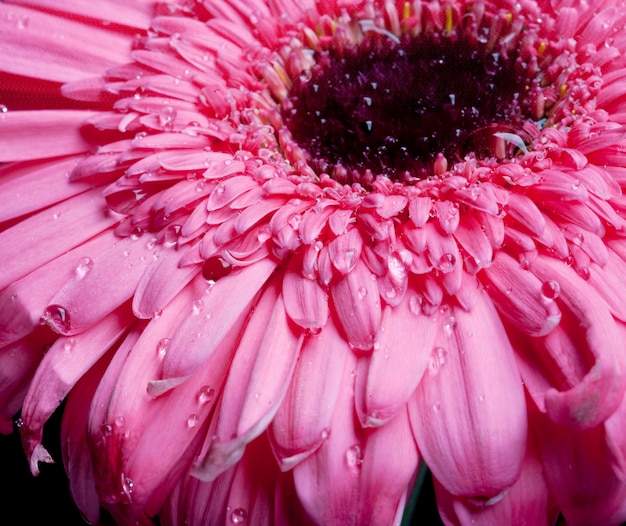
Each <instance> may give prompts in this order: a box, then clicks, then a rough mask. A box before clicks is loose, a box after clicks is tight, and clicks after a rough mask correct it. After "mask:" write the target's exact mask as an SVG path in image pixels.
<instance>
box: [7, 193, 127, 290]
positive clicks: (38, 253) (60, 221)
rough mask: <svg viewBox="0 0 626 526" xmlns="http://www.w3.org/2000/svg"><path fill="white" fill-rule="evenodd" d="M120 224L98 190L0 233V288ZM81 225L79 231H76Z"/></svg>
mask: <svg viewBox="0 0 626 526" xmlns="http://www.w3.org/2000/svg"><path fill="white" fill-rule="evenodd" d="M116 222H117V218H115V217H114V216H113V214H110V213H109V212H108V211H107V210H106V205H105V203H104V202H103V201H102V198H101V197H100V190H99V189H96V190H93V191H90V192H86V193H84V194H80V195H78V196H76V197H73V198H71V199H68V200H67V201H63V202H62V203H59V204H58V205H55V206H53V207H50V208H47V209H46V210H44V211H42V212H39V213H38V214H36V215H34V216H31V217H29V218H27V219H24V220H23V221H21V222H20V223H17V224H16V225H15V226H13V227H11V228H8V229H7V230H5V231H4V232H1V233H0V246H2V251H3V261H2V273H1V274H0V289H3V288H4V287H6V286H7V285H9V284H10V283H12V282H13V281H16V280H18V279H19V278H21V277H23V276H25V275H26V274H28V273H29V272H31V271H33V270H35V269H37V268H39V267H40V266H41V265H43V264H45V263H47V262H48V261H51V260H52V259H54V258H55V257H57V256H59V255H61V254H63V253H64V252H66V251H68V250H70V249H72V248H74V247H75V246H77V245H79V244H81V243H83V242H84V241H86V240H87V239H89V238H91V237H93V236H95V235H97V234H98V233H100V232H102V231H103V230H104V229H106V228H108V227H110V226H111V225H113V224H115V223H116ZM76 225H80V228H76Z"/></svg>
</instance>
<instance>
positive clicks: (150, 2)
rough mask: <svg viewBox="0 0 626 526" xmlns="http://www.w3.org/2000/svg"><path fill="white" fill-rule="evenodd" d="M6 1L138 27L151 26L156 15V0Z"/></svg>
mask: <svg viewBox="0 0 626 526" xmlns="http://www.w3.org/2000/svg"><path fill="white" fill-rule="evenodd" d="M6 3H7V4H19V5H22V6H30V7H32V8H38V9H45V10H51V11H58V12H59V13H60V14H64V15H70V16H78V15H82V16H86V17H89V18H93V19H94V20H97V21H99V22H100V21H102V20H105V21H107V22H112V23H116V24H120V25H123V26H128V27H135V28H138V29H148V27H150V20H151V19H152V17H153V15H154V13H153V11H152V10H153V9H154V6H155V4H156V2H155V1H154V0H138V1H135V2H133V3H131V4H129V3H128V2H125V1H124V0H100V1H99V2H98V4H94V3H93V2H81V1H80V0H69V1H66V2H63V3H62V4H59V2H56V1H55V0H9V1H8V2H6Z"/></svg>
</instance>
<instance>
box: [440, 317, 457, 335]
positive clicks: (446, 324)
mask: <svg viewBox="0 0 626 526" xmlns="http://www.w3.org/2000/svg"><path fill="white" fill-rule="evenodd" d="M443 328H444V329H445V330H446V331H447V332H450V331H453V330H454V329H455V328H456V318H455V317H454V316H448V317H447V318H446V319H445V320H443Z"/></svg>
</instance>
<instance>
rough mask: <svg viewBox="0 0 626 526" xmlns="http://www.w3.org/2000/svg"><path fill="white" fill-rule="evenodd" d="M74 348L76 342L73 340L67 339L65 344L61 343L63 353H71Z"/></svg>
mask: <svg viewBox="0 0 626 526" xmlns="http://www.w3.org/2000/svg"><path fill="white" fill-rule="evenodd" d="M75 346H76V340H75V339H74V338H67V339H66V340H65V343H63V350H64V351H65V352H71V351H73V350H74V347H75Z"/></svg>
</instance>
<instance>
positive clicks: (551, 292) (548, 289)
mask: <svg viewBox="0 0 626 526" xmlns="http://www.w3.org/2000/svg"><path fill="white" fill-rule="evenodd" d="M560 292H561V288H560V286H559V284H558V283H557V282H556V281H553V280H548V281H544V282H543V283H542V285H541V295H542V296H543V297H544V298H546V299H548V300H555V299H557V298H558V297H559V294H560Z"/></svg>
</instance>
